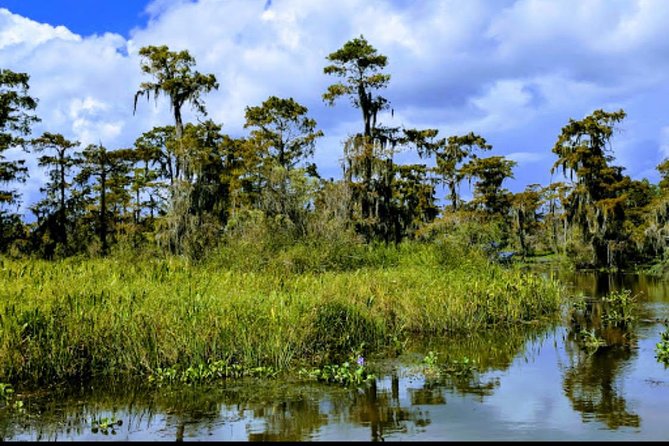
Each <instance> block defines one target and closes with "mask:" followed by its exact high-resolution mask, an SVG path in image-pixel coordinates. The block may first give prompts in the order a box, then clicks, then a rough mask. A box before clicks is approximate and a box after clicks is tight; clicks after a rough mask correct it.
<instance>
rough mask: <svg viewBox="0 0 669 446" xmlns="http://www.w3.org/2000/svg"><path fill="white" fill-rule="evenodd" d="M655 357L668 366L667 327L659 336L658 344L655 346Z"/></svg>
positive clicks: (668, 344) (668, 338)
mask: <svg viewBox="0 0 669 446" xmlns="http://www.w3.org/2000/svg"><path fill="white" fill-rule="evenodd" d="M655 357H656V358H657V360H658V361H660V362H662V363H664V364H666V365H669V326H667V329H666V330H664V331H663V332H662V334H661V335H660V342H658V343H657V344H655Z"/></svg>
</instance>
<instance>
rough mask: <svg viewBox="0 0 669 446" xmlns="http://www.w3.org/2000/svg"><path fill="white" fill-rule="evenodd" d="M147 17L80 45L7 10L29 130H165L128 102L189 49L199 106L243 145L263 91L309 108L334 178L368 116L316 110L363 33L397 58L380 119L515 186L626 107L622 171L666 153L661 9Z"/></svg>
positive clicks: (324, 167) (353, 6) (605, 2)
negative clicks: (435, 138)
mask: <svg viewBox="0 0 669 446" xmlns="http://www.w3.org/2000/svg"><path fill="white" fill-rule="evenodd" d="M147 13H148V15H149V16H150V19H149V20H148V23H147V25H146V26H145V27H143V28H137V29H134V30H132V31H131V33H130V38H129V39H125V38H124V37H122V36H120V35H117V34H109V33H107V34H98V35H93V36H88V37H82V36H78V35H77V34H74V33H72V32H71V31H69V30H67V29H66V28H64V27H62V26H58V27H54V26H51V25H49V24H44V23H37V22H34V21H32V20H29V19H27V18H24V17H20V16H18V15H16V14H12V13H11V12H10V11H8V10H6V9H0V59H1V60H2V61H3V68H9V69H12V70H15V71H20V72H27V73H29V74H30V75H31V82H30V84H31V93H32V94H33V95H34V96H36V97H38V98H39V99H40V103H39V108H38V110H37V113H38V114H39V116H40V117H41V118H42V122H41V123H40V124H39V125H38V126H36V128H35V132H36V133H39V132H42V131H51V132H60V133H63V134H64V135H65V136H66V137H68V138H72V139H78V140H80V141H82V142H86V143H88V142H97V141H98V140H102V141H103V143H104V144H105V145H107V146H108V147H110V148H115V147H126V146H129V145H131V144H132V142H133V141H134V139H135V138H136V137H137V136H139V135H140V134H141V133H142V132H144V131H147V130H149V129H151V128H152V127H153V126H156V125H165V124H169V123H171V122H172V118H171V114H170V110H169V106H168V103H167V101H165V100H164V98H158V100H157V101H156V102H154V101H153V100H151V101H150V102H144V101H141V102H140V103H139V104H138V107H137V111H136V113H134V114H133V107H132V104H133V95H134V93H135V91H136V90H137V88H138V86H139V84H140V83H141V82H142V81H143V80H148V79H147V77H146V76H145V75H143V74H142V73H141V72H140V69H139V66H140V59H139V57H138V51H139V49H140V48H141V47H142V46H145V45H162V44H166V45H168V46H169V47H170V48H171V49H173V50H181V49H187V50H189V51H190V53H191V54H192V55H193V56H194V57H195V58H196V60H197V69H198V70H199V71H201V72H204V73H213V74H215V75H216V77H217V79H218V81H219V83H220V85H221V86H220V89H219V90H218V91H215V92H212V93H210V94H208V95H207V96H206V97H205V98H204V99H205V102H206V105H207V110H208V111H209V113H210V117H211V118H212V119H214V120H215V121H217V122H220V123H223V124H224V127H223V128H224V130H225V131H227V132H229V133H230V134H232V135H234V136H239V135H242V134H244V133H245V130H244V129H243V123H244V109H245V107H246V106H251V105H258V104H260V103H261V102H262V101H263V100H265V99H266V98H267V97H268V96H269V95H277V96H282V97H293V98H294V99H295V100H297V101H298V102H300V103H302V104H304V105H306V106H307V107H308V108H309V111H310V114H311V115H312V116H313V117H315V118H316V120H317V121H318V123H319V126H320V128H322V129H323V130H324V131H325V133H326V138H322V139H321V140H320V141H319V146H318V148H317V151H316V158H315V160H316V161H317V162H318V163H319V166H320V169H321V173H322V174H324V175H325V176H334V177H337V176H339V175H340V167H339V158H340V157H341V154H342V153H341V141H342V140H344V139H345V138H346V137H347V136H348V135H350V134H352V133H355V132H357V131H359V130H360V126H361V122H360V121H361V119H360V113H359V111H357V110H354V109H353V108H352V107H351V106H350V103H349V102H348V101H347V100H345V99H344V100H342V101H341V102H339V103H337V104H336V105H335V106H334V107H327V106H326V105H325V104H324V103H323V101H322V100H321V94H322V93H323V91H325V89H326V88H327V85H328V84H329V83H331V82H332V81H333V79H329V78H328V77H327V76H325V75H324V74H323V67H324V66H325V65H326V62H327V61H326V59H325V58H326V56H327V55H328V54H329V53H330V52H332V51H334V50H336V49H337V48H339V47H341V45H342V44H343V43H344V42H346V41H347V40H349V39H351V38H353V37H357V36H359V35H361V34H363V35H364V36H365V37H366V38H367V39H368V40H369V41H370V43H371V44H372V45H374V46H375V47H376V48H377V49H378V50H379V52H380V53H382V54H385V55H387V56H388V60H389V65H388V72H389V73H390V74H391V75H392V78H391V82H390V85H389V86H388V88H387V89H386V90H385V91H383V92H382V94H383V95H384V96H385V97H387V98H388V99H389V100H390V102H391V106H392V107H393V110H394V114H393V115H392V116H388V115H384V116H383V117H382V119H383V120H384V123H387V124H392V125H404V126H406V127H418V128H421V127H422V128H425V127H431V128H437V129H439V131H440V135H441V136H448V135H452V134H462V133H466V132H469V131H475V132H477V133H480V134H481V135H482V136H484V137H485V138H486V139H487V140H488V141H489V142H491V143H492V144H493V147H494V150H493V152H494V153H493V154H503V155H506V156H509V157H510V158H512V159H516V160H517V161H518V162H519V165H518V167H516V172H515V177H516V179H515V180H514V181H513V182H510V183H509V185H508V187H510V188H511V189H512V190H522V189H523V188H524V187H525V185H526V184H528V183H537V182H538V183H544V184H545V183H547V182H548V181H550V173H549V169H550V166H551V164H552V162H553V161H554V158H553V155H552V154H551V152H550V148H551V147H552V145H553V143H554V141H555V139H556V137H557V135H558V134H559V132H560V129H561V127H562V126H563V125H565V124H566V123H567V121H568V119H569V118H574V119H581V118H583V117H585V116H587V115H588V114H589V113H591V112H592V111H594V110H595V109H597V108H604V109H617V108H621V107H622V108H624V109H625V110H626V111H627V112H628V118H627V119H626V120H625V122H624V123H623V127H624V129H625V133H624V138H618V137H617V138H618V139H616V140H615V142H616V143H618V144H619V146H614V148H615V150H616V156H617V160H618V161H619V164H620V163H625V164H626V165H625V167H627V170H626V172H627V173H628V174H630V175H632V176H633V177H635V176H636V177H638V176H639V175H642V174H643V175H646V174H647V173H648V172H651V171H652V168H653V166H652V163H655V162H656V161H658V160H660V159H661V158H662V157H663V156H667V155H669V149H667V147H669V142H668V141H669V137H668V136H667V134H666V130H664V129H666V128H669V122H667V121H669V118H667V119H665V117H664V116H665V115H666V113H664V111H663V110H664V108H665V107H664V103H665V102H666V101H664V102H663V98H666V97H668V96H667V94H668V93H669V91H667V90H668V88H667V85H669V82H668V81H669V39H668V38H667V37H668V36H667V31H666V23H669V2H666V1H662V0H591V1H588V2H581V1H577V0H565V1H560V2H555V1H552V0H502V1H494V2H490V1H484V0H473V1H467V2H462V1H459V0H443V1H423V2H407V1H404V0H378V1H375V2H372V3H370V2H366V1H363V0H341V1H337V2H330V1H313V0H281V1H273V2H268V1H266V0H257V1H222V0H199V1H193V0H179V1H164V0H155V1H152V2H150V3H149V4H148V5H147ZM186 108H188V107H186ZM184 112H185V118H186V119H189V120H194V119H196V117H195V115H193V114H192V113H191V112H190V110H188V109H186V110H184ZM638 153H643V154H644V156H643V157H641V158H643V162H642V161H641V160H640V157H639V156H635V154H638ZM16 156H18V155H16ZM407 156H409V155H407ZM32 164H33V165H31V169H32V168H33V167H35V166H34V162H32ZM33 175H34V176H35V178H39V175H38V174H33ZM36 183H37V182H35V181H33V182H31V183H30V186H29V187H32V188H34V187H35V186H36ZM28 193H29V194H30V193H31V194H32V195H35V194H36V192H35V191H34V190H33V191H32V192H30V191H28ZM28 201H29V200H28Z"/></svg>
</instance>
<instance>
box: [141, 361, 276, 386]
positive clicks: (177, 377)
mask: <svg viewBox="0 0 669 446" xmlns="http://www.w3.org/2000/svg"><path fill="white" fill-rule="evenodd" d="M277 374H278V372H277V371H276V370H274V369H273V368H272V367H250V368H244V367H243V366H241V365H240V364H228V363H227V362H226V361H223V360H218V361H211V362H209V363H208V364H202V363H200V364H198V365H196V366H190V367H187V368H185V369H183V370H182V369H180V368H179V366H172V367H166V368H160V367H159V368H158V369H156V371H155V373H153V374H151V375H149V378H148V380H149V382H150V383H153V384H158V385H162V384H175V383H181V384H205V383H212V382H215V381H220V380H224V379H229V378H243V377H248V376H250V377H261V378H273V377H275V376H276V375H277Z"/></svg>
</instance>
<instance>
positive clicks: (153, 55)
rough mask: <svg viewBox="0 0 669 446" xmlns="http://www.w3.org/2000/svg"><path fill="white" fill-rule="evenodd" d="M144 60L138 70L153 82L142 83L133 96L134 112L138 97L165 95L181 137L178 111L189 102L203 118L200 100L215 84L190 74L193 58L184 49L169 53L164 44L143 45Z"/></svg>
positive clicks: (209, 78)
mask: <svg viewBox="0 0 669 446" xmlns="http://www.w3.org/2000/svg"><path fill="white" fill-rule="evenodd" d="M139 55H140V56H141V57H142V58H143V60H142V63H141V65H140V68H141V69H142V72H143V73H146V74H149V75H151V76H153V77H154V81H153V82H142V83H141V84H140V86H139V90H138V91H137V93H135V104H134V110H135V111H136V110H137V100H138V99H139V97H141V96H146V98H147V99H149V98H150V96H151V95H152V94H153V96H154V98H155V99H156V100H157V97H158V95H160V94H161V93H162V94H165V95H166V96H167V97H168V98H169V100H170V108H171V110H172V113H173V116H174V124H175V129H176V137H177V139H179V138H181V135H182V134H183V125H184V124H183V118H182V115H181V109H182V108H183V106H184V104H186V103H187V102H189V103H190V104H191V105H192V106H193V108H194V109H195V110H196V111H197V112H199V113H201V114H203V115H206V114H207V112H206V108H205V106H204V102H202V100H201V99H200V96H201V95H202V94H203V93H208V92H210V91H211V90H216V89H218V82H217V81H216V77H215V76H214V75H213V74H202V73H200V72H198V71H193V70H192V67H193V66H194V65H195V58H194V57H193V56H191V55H190V53H189V52H188V51H187V50H183V51H170V49H169V47H168V46H167V45H161V46H153V45H149V46H145V47H143V48H141V49H140V50H139Z"/></svg>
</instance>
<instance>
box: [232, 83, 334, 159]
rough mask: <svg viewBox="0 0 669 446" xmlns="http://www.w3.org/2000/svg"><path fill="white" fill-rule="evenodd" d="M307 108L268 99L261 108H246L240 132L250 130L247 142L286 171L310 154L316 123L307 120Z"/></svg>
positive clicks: (318, 134) (317, 134)
mask: <svg viewBox="0 0 669 446" xmlns="http://www.w3.org/2000/svg"><path fill="white" fill-rule="evenodd" d="M308 111H309V110H308V109H307V107H305V106H303V105H301V104H299V103H298V102H296V101H295V100H294V99H293V98H288V99H283V98H278V97H276V96H270V97H269V98H268V99H267V100H265V101H264V102H263V103H262V104H261V105H259V106H256V107H246V123H245V124H244V128H251V139H252V141H254V142H255V143H256V144H257V145H258V146H259V148H261V150H262V151H263V152H264V153H266V156H268V157H269V158H270V159H272V160H273V161H274V162H275V163H276V164H278V165H279V166H281V167H282V168H284V169H286V170H290V169H291V168H292V167H294V166H295V165H296V164H297V163H299V162H300V161H303V160H304V159H305V158H307V157H310V156H312V155H313V153H314V147H315V143H316V139H317V138H320V137H322V136H323V132H322V131H321V130H316V121H315V120H314V119H312V118H309V117H308V116H307V113H308Z"/></svg>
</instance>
